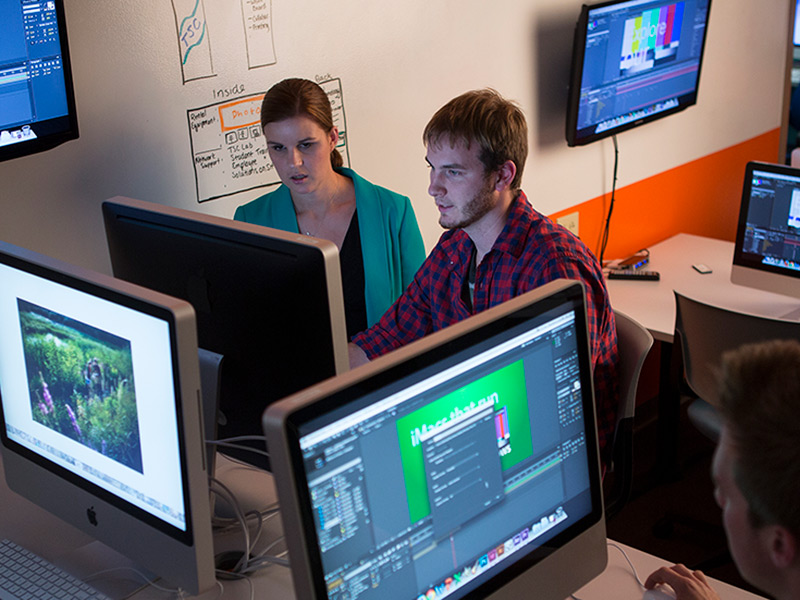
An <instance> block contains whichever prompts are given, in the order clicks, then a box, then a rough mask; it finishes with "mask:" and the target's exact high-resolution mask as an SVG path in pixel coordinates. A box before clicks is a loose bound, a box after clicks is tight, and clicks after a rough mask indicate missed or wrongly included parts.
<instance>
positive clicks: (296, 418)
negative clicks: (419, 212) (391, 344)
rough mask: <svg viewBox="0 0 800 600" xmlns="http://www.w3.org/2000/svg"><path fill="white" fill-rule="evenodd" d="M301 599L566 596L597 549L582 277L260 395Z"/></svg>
mask: <svg viewBox="0 0 800 600" xmlns="http://www.w3.org/2000/svg"><path fill="white" fill-rule="evenodd" d="M264 429H265V433H266V435H267V443H268V445H269V447H270V448H272V453H273V470H274V473H275V475H276V484H277V490H278V496H279V499H280V503H281V514H282V518H283V522H284V529H285V531H286V539H287V544H288V548H289V554H290V560H291V562H292V573H293V577H294V584H295V589H296V590H297V593H298V596H299V597H308V598H330V599H332V600H333V599H336V600H339V599H345V598H347V599H349V600H372V599H378V598H380V599H381V600H393V599H400V598H403V599H412V600H414V599H420V600H423V599H425V598H436V599H438V598H445V597H450V598H453V599H455V598H486V597H487V596H490V595H492V597H493V598H500V597H509V598H519V597H526V596H528V595H530V594H531V593H532V590H535V594H534V595H535V597H536V598H539V599H558V600H563V598H564V597H565V596H567V595H568V594H569V593H571V592H572V591H574V590H576V589H577V588H579V587H581V586H582V585H583V584H584V583H586V582H587V581H588V580H590V579H592V578H593V577H594V576H596V575H597V574H599V573H600V572H601V571H602V570H603V568H604V567H605V564H606V545H605V544H606V542H605V526H604V519H603V512H602V510H603V509H602V498H601V491H600V476H599V460H598V452H597V441H596V431H595V420H594V395H593V388H592V377H591V361H590V355H589V347H588V333H587V326H586V316H585V306H584V292H583V286H582V285H581V284H580V283H578V282H567V281H557V282H553V283H550V284H548V285H546V286H542V287H541V288H539V289H537V290H534V291H532V292H529V293H528V294H525V295H523V296H520V297H518V298H516V299H513V300H511V301H509V302H507V303H504V304H502V305H499V306H497V307H494V308H492V309H490V310H487V311H485V312H484V313H481V314H479V315H477V316H474V317H472V318H470V319H467V320H465V321H462V322H461V323H458V324H456V325H452V326H450V327H448V328H446V329H444V330H442V331H440V332H437V333H434V334H431V335H429V336H427V337H425V338H422V339H421V340H419V341H417V342H414V343H413V344H410V345H409V346H406V347H404V348H401V349H399V350H396V351H394V352H392V353H389V354H387V355H386V356H384V357H381V358H379V359H377V360H375V361H373V362H371V363H369V364H368V365H365V366H363V367H360V368H358V369H354V370H352V371H350V372H349V373H346V374H344V375H341V376H338V377H336V378H334V379H330V380H328V381H326V382H323V383H321V384H318V385H316V386H312V387H311V388H309V389H307V390H304V391H302V392H300V393H298V394H296V395H294V396H292V397H290V398H288V399H286V400H283V401H281V402H278V403H276V404H273V405H272V406H270V407H269V408H268V409H267V411H266V412H265V415H264Z"/></svg>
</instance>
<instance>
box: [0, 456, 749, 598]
mask: <svg viewBox="0 0 800 600" xmlns="http://www.w3.org/2000/svg"><path fill="white" fill-rule="evenodd" d="M220 468H221V469H223V470H229V469H233V470H234V471H236V470H237V469H238V467H236V466H235V465H234V466H231V465H226V464H224V463H223V464H222V465H220ZM239 470H240V471H241V476H242V477H248V478H252V472H249V471H248V470H247V469H244V468H242V469H239ZM228 475H230V471H228ZM257 479H260V483H259V485H260V484H261V483H264V484H266V488H265V489H268V490H270V491H271V493H272V494H273V498H274V493H275V491H274V486H272V483H271V481H270V479H271V476H270V475H268V474H261V473H259V474H258V475H257ZM0 507H2V510H0V538H3V537H5V538H9V539H11V540H12V541H14V542H17V543H19V544H21V545H22V546H25V547H26V548H28V549H30V550H32V551H33V552H35V553H37V554H39V555H40V556H42V557H44V558H46V559H47V560H49V561H51V562H53V563H54V564H56V565H58V566H61V567H62V568H67V569H68V570H71V571H72V572H73V573H74V574H76V575H79V576H80V575H81V573H77V572H74V570H72V569H70V568H69V564H70V562H71V561H72V560H74V558H73V557H74V555H75V554H76V553H80V552H82V553H83V556H92V555H93V554H94V555H97V553H98V552H102V551H103V548H104V546H102V545H99V544H97V543H96V542H95V543H94V546H95V548H92V549H91V550H89V551H82V550H79V549H81V548H82V547H86V545H87V544H90V543H91V542H92V539H91V538H90V537H89V536H87V535H85V534H83V533H81V532H79V531H78V530H76V529H75V528H73V527H71V526H70V525H67V524H66V523H64V522H63V521H61V520H59V519H57V518H56V517H54V516H52V515H50V514H49V513H47V512H46V511H44V510H42V509H40V508H39V507H37V506H35V505H33V504H31V503H30V502H28V501H27V500H25V499H24V498H21V497H20V496H18V495H17V494H15V493H13V492H11V491H10V490H9V489H8V487H7V486H6V484H5V473H4V472H3V467H2V460H0ZM279 533H280V524H279V523H278V519H273V520H272V522H270V524H269V525H267V526H266V532H265V534H264V536H265V538H264V539H265V542H269V541H270V540H272V539H274V538H275V536H276V535H279ZM234 537H235V536H234ZM217 541H218V540H217ZM223 543H224V545H225V546H229V545H231V544H232V543H235V539H233V540H232V539H231V538H226V540H225V541H224V542H223ZM620 545H621V544H620ZM621 546H622V547H623V548H624V549H625V552H626V553H627V554H628V557H629V558H630V559H631V560H632V561H633V563H634V565H635V566H636V569H637V571H638V573H639V577H640V578H641V579H642V580H644V579H645V578H646V577H647V575H648V574H649V573H651V572H652V571H654V570H655V569H657V568H658V567H660V566H662V565H666V564H669V563H667V562H666V561H664V560H661V559H660V558H657V557H655V556H652V555H650V554H647V553H645V552H641V551H639V550H636V549H634V548H631V547H629V546H624V545H621ZM608 557H609V560H608V567H607V568H606V570H605V571H604V572H603V573H602V574H601V575H600V576H599V577H597V578H596V579H594V580H593V581H591V582H590V583H589V584H587V585H586V586H584V587H583V588H582V589H581V590H579V591H578V592H576V594H575V596H576V597H577V598H579V599H580V600H601V599H602V600H605V599H608V598H614V599H615V600H641V598H642V595H643V590H642V588H641V587H640V586H639V585H638V584H637V583H636V580H635V578H634V576H633V574H632V572H631V569H630V567H629V566H628V563H627V562H626V561H625V559H624V557H623V556H622V554H621V553H620V552H619V551H618V550H617V549H616V548H613V547H609V549H608ZM99 562H100V561H99V560H98V564H97V565H95V564H88V565H87V564H84V565H81V570H85V572H87V573H92V572H95V571H96V570H99V569H100V568H102V565H100V564H99ZM95 567H96V569H95ZM252 583H253V585H254V588H255V594H254V597H255V598H267V597H268V598H270V600H294V597H295V596H294V586H293V585H292V581H291V573H290V572H289V569H287V568H285V567H280V566H272V567H269V568H267V569H265V570H264V571H262V572H260V573H259V574H258V575H256V576H255V577H253V578H252ZM95 585H96V584H95ZM223 585H224V590H223V593H222V595H220V594H219V590H218V589H212V590H211V591H209V592H206V593H205V594H203V595H202V596H198V598H201V599H202V600H212V599H216V598H221V599H223V600H224V599H228V600H234V599H246V598H249V597H250V586H249V585H248V583H247V582H245V581H236V582H234V581H225V582H223ZM712 585H713V587H714V588H715V589H716V590H717V591H718V592H719V594H720V595H721V597H722V598H723V599H724V600H754V599H756V598H758V596H754V595H753V594H750V593H748V592H746V591H744V590H741V589H738V588H735V587H732V586H730V585H727V584H725V583H722V582H719V581H716V580H712ZM97 587H100V586H99V585H98V586H97ZM132 597H133V598H135V599H136V600H167V599H168V598H174V597H175V596H174V594H170V593H166V592H162V591H159V590H156V589H155V588H152V587H150V588H146V589H144V590H142V591H141V592H138V593H137V594H135V595H134V596H132ZM533 597H534V595H532V596H531V598H533Z"/></svg>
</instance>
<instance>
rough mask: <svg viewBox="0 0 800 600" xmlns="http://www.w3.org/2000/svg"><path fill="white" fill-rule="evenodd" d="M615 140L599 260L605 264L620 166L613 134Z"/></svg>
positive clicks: (614, 136) (612, 137)
mask: <svg viewBox="0 0 800 600" xmlns="http://www.w3.org/2000/svg"><path fill="white" fill-rule="evenodd" d="M611 139H612V140H613V142H614V177H613V179H612V181H611V201H610V202H609V204H608V215H607V216H606V225H605V228H604V229H603V237H602V240H601V242H600V252H599V257H598V258H599V260H600V264H601V265H602V264H603V256H604V255H605V253H606V246H607V245H608V234H609V230H610V229H611V213H612V212H613V211H614V197H615V194H616V190H617V167H618V166H619V147H618V146H617V136H616V135H613V136H611Z"/></svg>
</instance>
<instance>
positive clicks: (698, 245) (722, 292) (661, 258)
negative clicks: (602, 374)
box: [607, 233, 800, 480]
mask: <svg viewBox="0 0 800 600" xmlns="http://www.w3.org/2000/svg"><path fill="white" fill-rule="evenodd" d="M696 263H703V264H705V265H708V266H709V267H711V269H712V272H711V273H708V274H706V275H703V274H701V273H698V272H697V271H696V270H695V269H693V268H692V265H693V264H696ZM732 263H733V242H726V241H723V240H716V239H711V238H706V237H701V236H697V235H690V234H687V233H680V234H678V235H675V236H673V237H671V238H668V239H666V240H664V241H663V242H659V243H658V244H655V245H654V246H652V247H651V248H650V262H649V263H648V265H647V266H646V267H643V268H646V269H648V270H653V271H658V272H659V273H661V279H660V280H659V281H627V280H619V279H610V280H608V281H607V287H608V293H609V298H610V300H611V306H612V307H613V308H614V309H615V310H619V311H621V312H623V313H625V314H627V315H628V316H629V317H631V318H633V319H635V320H636V321H638V322H639V323H641V324H642V325H643V326H644V327H646V328H647V329H648V330H649V331H650V333H651V334H652V335H653V337H654V338H655V339H656V340H658V341H659V342H662V343H661V358H660V361H661V362H660V368H659V371H660V374H659V392H658V397H659V404H658V457H657V465H656V475H657V477H659V478H661V479H666V480H671V479H674V478H676V477H677V476H678V475H679V474H678V466H677V458H678V429H679V422H680V390H679V383H680V380H681V377H682V373H681V370H682V363H680V361H678V360H677V359H674V358H673V353H672V340H673V334H674V331H675V296H674V294H673V290H677V291H679V292H681V293H682V294H684V295H686V296H689V297H690V298H694V299H696V300H700V301H703V302H706V303H708V304H713V305H716V306H722V307H725V308H729V309H731V310H735V311H738V312H746V313H752V314H757V315H761V316H767V317H782V316H784V315H786V314H788V313H790V312H792V311H794V310H796V309H797V307H798V304H800V303H798V301H797V300H796V299H794V298H790V297H788V296H783V295H780V294H773V293H770V292H763V291H761V290H757V289H753V288H748V287H744V286H741V285H735V284H733V283H731V281H730V277H731V265H732Z"/></svg>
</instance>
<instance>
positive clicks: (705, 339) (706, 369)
mask: <svg viewBox="0 0 800 600" xmlns="http://www.w3.org/2000/svg"><path fill="white" fill-rule="evenodd" d="M674 293H675V339H676V341H678V342H679V343H680V347H681V353H682V355H683V373H684V378H685V380H686V383H687V384H688V386H689V388H690V390H691V391H692V392H693V393H694V395H695V396H696V399H694V400H692V402H691V403H690V404H689V407H688V416H689V420H690V421H691V422H692V424H693V425H694V426H695V427H696V428H697V429H698V430H699V431H700V432H701V433H703V435H705V436H706V437H707V438H708V439H710V440H712V441H714V442H716V441H717V440H718V439H719V435H720V429H721V427H722V423H721V421H720V417H719V414H718V412H717V409H716V408H715V405H716V404H717V398H718V396H717V382H716V369H717V368H718V366H719V364H720V361H721V358H722V355H723V354H724V353H725V352H726V351H728V350H733V349H734V348H738V347H739V346H741V345H742V344H747V343H751V342H760V341H766V340H772V339H796V340H800V321H786V320H783V319H773V318H769V317H760V316H757V315H752V314H747V313H740V312H736V311H733V310H729V309H726V308H721V307H719V306H713V305H710V304H705V303H703V302H699V301H698V300H693V299H692V298H689V297H687V296H684V295H682V294H680V293H679V292H674Z"/></svg>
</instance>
